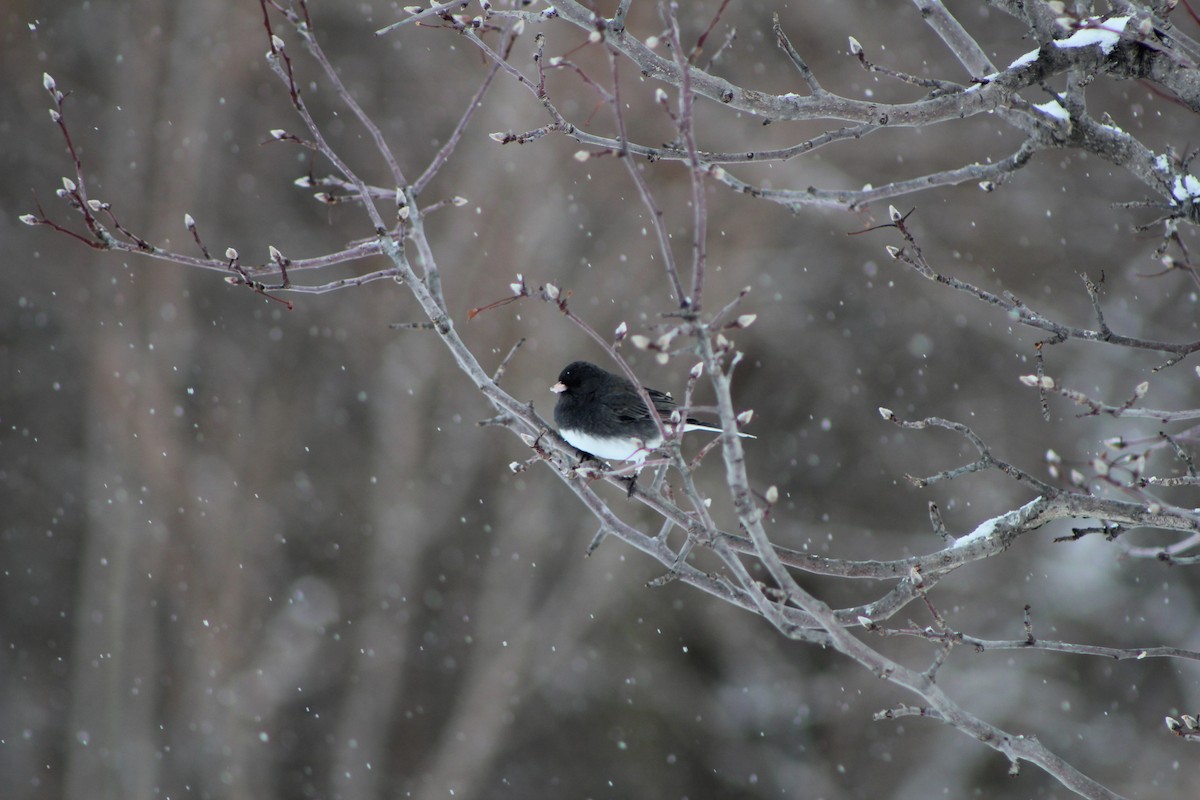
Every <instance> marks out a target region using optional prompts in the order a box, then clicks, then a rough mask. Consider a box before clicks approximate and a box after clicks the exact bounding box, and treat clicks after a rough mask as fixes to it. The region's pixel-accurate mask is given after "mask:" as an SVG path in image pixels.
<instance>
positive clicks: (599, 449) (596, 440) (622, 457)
mask: <svg viewBox="0 0 1200 800" xmlns="http://www.w3.org/2000/svg"><path fill="white" fill-rule="evenodd" d="M559 433H560V434H562V437H563V438H564V439H566V440H567V441H568V442H569V443H570V444H571V445H572V446H573V447H577V448H578V449H580V450H582V451H583V452H585V453H591V454H592V455H594V456H595V457H596V458H602V459H604V460H605V461H637V462H639V463H640V462H642V461H645V460H646V456H648V455H649V454H650V451H651V450H653V449H654V448H656V447H658V446H659V445H660V444H662V440H661V439H660V438H659V437H657V436H656V437H654V438H653V439H648V440H646V441H643V440H641V439H634V438H628V439H613V438H600V437H596V436H592V435H591V434H588V433H584V432H583V431H577V430H574V429H572V428H562V429H560V430H559Z"/></svg>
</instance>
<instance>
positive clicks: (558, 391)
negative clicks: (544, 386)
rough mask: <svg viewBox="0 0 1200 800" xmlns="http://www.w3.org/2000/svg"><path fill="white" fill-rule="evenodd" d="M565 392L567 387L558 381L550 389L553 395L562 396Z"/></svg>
mask: <svg viewBox="0 0 1200 800" xmlns="http://www.w3.org/2000/svg"><path fill="white" fill-rule="evenodd" d="M566 390H567V385H566V384H565V383H563V382H562V381H559V382H558V383H556V384H554V385H553V386H551V387H550V391H552V392H554V393H555V394H562V393H563V392H565V391H566Z"/></svg>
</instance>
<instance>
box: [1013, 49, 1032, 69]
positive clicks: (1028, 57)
mask: <svg viewBox="0 0 1200 800" xmlns="http://www.w3.org/2000/svg"><path fill="white" fill-rule="evenodd" d="M1037 56H1038V51H1037V50H1030V51H1029V52H1028V53H1026V54H1025V55H1023V56H1017V60H1016V61H1014V62H1012V63H1011V64H1009V65H1008V68H1009V69H1016V68H1017V67H1023V66H1025V65H1026V64H1032V63H1033V62H1035V61H1037Z"/></svg>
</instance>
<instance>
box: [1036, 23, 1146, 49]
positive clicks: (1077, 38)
mask: <svg viewBox="0 0 1200 800" xmlns="http://www.w3.org/2000/svg"><path fill="white" fill-rule="evenodd" d="M1130 19H1132V17H1112V18H1111V19H1100V18H1099V17H1091V18H1089V19H1086V20H1084V21H1083V22H1082V23H1081V25H1082V26H1083V27H1081V28H1080V29H1079V30H1077V31H1075V32H1074V33H1073V34H1071V35H1070V36H1068V37H1067V38H1066V39H1059V40H1057V41H1055V42H1054V46H1055V47H1062V48H1067V47H1091V46H1092V45H1094V44H1095V45H1099V46H1100V50H1101V52H1103V53H1105V54H1107V53H1109V52H1110V51H1111V50H1112V49H1113V48H1114V47H1116V46H1117V44H1119V43H1120V41H1121V32H1122V31H1124V30H1125V26H1126V25H1128V24H1129V20H1130Z"/></svg>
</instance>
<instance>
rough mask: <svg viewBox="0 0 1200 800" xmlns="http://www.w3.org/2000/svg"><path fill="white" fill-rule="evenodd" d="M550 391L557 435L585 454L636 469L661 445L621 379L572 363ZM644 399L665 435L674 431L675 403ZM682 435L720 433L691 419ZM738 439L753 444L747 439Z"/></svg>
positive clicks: (653, 394) (666, 398)
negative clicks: (555, 399)
mask: <svg viewBox="0 0 1200 800" xmlns="http://www.w3.org/2000/svg"><path fill="white" fill-rule="evenodd" d="M550 391H552V392H554V393H555V394H557V395H558V403H557V404H555V406H554V421H555V422H556V423H558V432H559V433H560V434H562V437H563V438H564V439H566V440H567V442H569V443H570V444H571V445H573V446H574V447H576V448H577V449H579V450H582V451H583V452H585V453H591V454H592V455H593V456H595V457H596V458H601V459H605V460H607V461H633V462H636V463H637V464H638V465H639V468H640V466H641V464H642V462H644V461H645V460H646V456H648V455H649V454H650V452H651V451H652V450H654V449H656V448H658V447H659V446H660V445H661V444H662V443H663V437H662V434H661V433H659V430H658V426H657V425H656V424H655V423H654V417H653V416H652V415H651V414H650V409H649V408H647V407H646V403H645V401H644V400H642V396H641V395H640V394H638V390H637V388H636V387H635V386H634V385H633V384H632V383H630V382H629V381H628V380H627V379H625V378H624V377H622V376H620V375H614V374H613V373H611V372H609V371H607V370H605V369H601V368H600V367H598V366H596V365H595V364H592V363H590V362H587V361H574V362H572V363H570V364H568V365H567V366H566V367H565V368H564V369H563V371H562V372H560V373H559V375H558V383H556V384H554V385H553V386H551V387H550ZM646 393H647V394H648V395H650V400H651V401H652V402H653V403H654V408H655V410H657V411H658V415H659V416H660V417H661V418H662V421H663V424H664V425H665V426H666V428H667V430H668V431H670V430H672V428H673V425H672V423H671V414H672V412H674V411H676V410H677V408H678V406H677V405H676V403H675V400H674V398H672V397H671V395H669V394H666V393H665V392H660V391H658V390H657V389H651V388H650V387H646ZM683 430H685V431H712V432H714V433H721V432H722V431H721V429H720V428H714V427H712V426H711V425H705V424H703V423H701V422H699V421H697V420H694V419H692V418H691V417H689V418H688V419H687V420H686V421H685V422H684V423H683ZM738 436H744V437H747V438H750V439H753V438H755V437H754V436H751V435H750V434H748V433H739V434H738Z"/></svg>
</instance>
